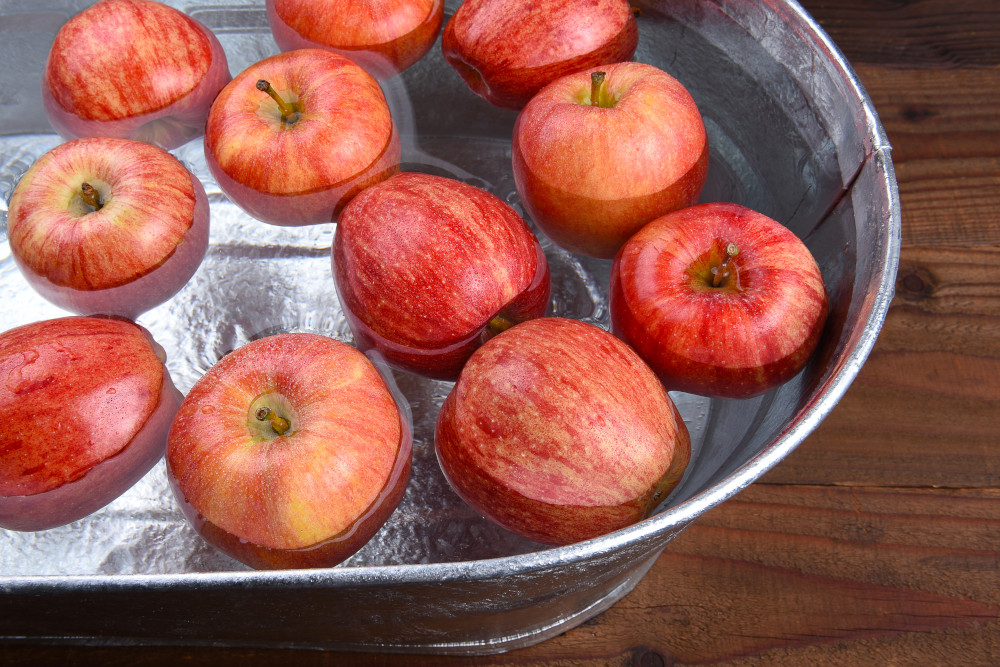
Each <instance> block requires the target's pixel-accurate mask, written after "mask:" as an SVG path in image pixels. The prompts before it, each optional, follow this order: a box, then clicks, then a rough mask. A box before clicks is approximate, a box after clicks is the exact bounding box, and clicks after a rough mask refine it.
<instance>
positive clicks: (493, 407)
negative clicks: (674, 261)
mask: <svg viewBox="0 0 1000 667" xmlns="http://www.w3.org/2000/svg"><path fill="white" fill-rule="evenodd" d="M434 443H435V448H436V452H437V456H438V461H439V462H440V464H441V469H442V470H443V472H444V474H445V476H446V478H447V479H448V482H449V483H450V484H451V486H452V487H453V488H454V489H455V491H456V492H457V493H458V495H459V496H461V497H462V498H463V499H465V501H466V502H468V503H469V504H470V505H471V506H472V507H473V508H475V509H476V510H477V511H478V512H480V513H481V514H483V515H484V516H486V517H487V518H489V519H491V520H492V521H494V522H496V523H497V524H499V525H500V526H503V527H504V528H507V529H508V530H511V531H513V532H515V533H517V534H519V535H522V536H524V537H527V538H530V539H532V540H536V541H538V542H543V543H547V544H557V545H562V544H571V543H573V542H578V541H581V540H586V539H590V538H593V537H597V536H600V535H603V534H605V533H609V532H611V531H614V530H618V529H620V528H624V527H626V526H629V525H631V524H633V523H635V522H636V521H639V520H641V519H643V518H645V517H646V516H648V515H649V514H650V512H651V511H652V510H653V509H654V508H655V507H656V505H657V504H658V503H659V502H660V501H661V500H662V499H664V498H665V497H666V496H667V494H669V493H670V491H671V490H672V489H673V488H674V487H675V486H676V485H677V484H678V482H679V481H680V479H681V476H682V475H683V473H684V470H685V468H686V467H687V463H688V460H689V459H690V455H691V442H690V438H689V435H688V431H687V427H686V426H685V425H684V422H683V420H682V419H681V417H680V414H679V413H678V412H677V409H676V408H675V406H674V404H673V402H672V401H671V400H670V397H669V396H668V395H667V392H666V390H665V389H664V388H663V385H662V384H660V381H659V380H658V379H657V378H656V375H654V374H653V372H652V371H651V370H650V369H649V367H648V366H647V365H646V364H645V363H644V362H643V361H642V359H640V358H639V356H638V355H636V354H635V352H633V351H632V349H631V348H629V347H628V346H627V345H625V344H624V343H622V342H621V341H620V340H618V339H617V338H615V337H614V336H612V335H611V334H610V333H608V332H607V331H605V330H604V329H601V328H599V327H597V326H595V325H593V324H588V323H585V322H581V321H578V320H569V319H563V318H556V317H543V318H539V319H534V320H530V321H527V322H524V323H522V324H518V325H516V326H514V327H512V328H511V329H508V330H507V331H505V332H504V333H501V334H499V335H498V336H496V337H495V338H493V339H492V340H490V341H489V342H487V343H486V344H485V345H483V346H482V347H481V348H479V349H478V350H477V351H476V352H475V353H474V354H473V355H472V357H471V358H470V359H469V361H468V362H467V363H466V365H465V368H464V369H462V374H461V376H460V377H459V379H458V382H456V383H455V386H454V387H453V388H452V391H451V393H450V394H449V395H448V397H447V398H446V399H445V401H444V404H443V405H442V406H441V410H440V412H439V414H438V420H437V428H436V432H435V439H434Z"/></svg>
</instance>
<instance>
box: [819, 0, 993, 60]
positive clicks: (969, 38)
mask: <svg viewBox="0 0 1000 667" xmlns="http://www.w3.org/2000/svg"><path fill="white" fill-rule="evenodd" d="M802 5H803V7H805V9H806V11H808V12H809V13H810V14H811V15H812V16H813V17H814V18H815V19H816V20H817V22H818V23H819V24H820V25H821V26H823V28H824V29H825V30H826V31H827V32H828V33H829V34H830V36H831V37H832V38H833V40H834V41H835V42H837V45H838V46H839V47H840V48H841V50H842V51H843V52H844V54H845V55H846V56H847V57H848V58H849V59H850V60H851V61H852V62H857V63H878V64H882V65H895V66H900V67H954V66H968V65H974V66H989V65H996V64H1000V9H998V6H997V3H995V2H989V1H987V2H983V1H982V0H803V1H802Z"/></svg>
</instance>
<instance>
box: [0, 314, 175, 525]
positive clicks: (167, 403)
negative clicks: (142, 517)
mask: <svg viewBox="0 0 1000 667" xmlns="http://www.w3.org/2000/svg"><path fill="white" fill-rule="evenodd" d="M164 358H165V355H164V352H163V348H162V347H160V346H159V345H158V344H157V343H156V342H154V341H153V339H152V337H151V336H150V334H149V332H148V331H146V330H145V329H144V328H143V327H141V326H139V325H137V324H134V323H133V322H129V321H126V320H121V319H113V318H99V317H64V318H57V319H51V320H45V321H42V322H35V323H32V324H27V325H24V326H20V327H17V328H15V329H11V330H9V331H7V332H5V333H3V334H0V377H2V378H3V379H4V380H3V382H2V383H0V412H2V413H3V415H4V418H3V420H2V421H0V527H2V528H7V529H10V530H21V531H36V530H47V529H49V528H55V527H57V526H62V525H64V524H67V523H71V522H73V521H76V520H78V519H82V518H83V517H85V516H87V515H89V514H91V513H92V512H95V511H97V510H99V509H100V508H102V507H104V506H105V505H107V504H108V503H110V502H111V501H112V500H114V499H115V498H117V497H118V496H120V495H121V494H122V493H124V492H125V491H126V490H128V489H129V488H130V487H131V486H132V485H133V484H135V483H136V482H137V481H138V480H139V479H140V478H141V477H142V476H143V475H145V474H146V473H147V472H148V471H149V470H150V468H152V467H153V465H154V464H155V463H156V462H157V461H159V460H160V457H162V456H163V451H164V447H165V443H166V438H167V430H168V429H169V427H170V422H171V420H172V419H173V417H174V414H175V413H176V411H177V407H178V406H179V405H180V402H181V395H180V392H178V391H177V389H175V388H174V385H173V383H172V382H171V379H170V374H169V373H168V371H167V369H166V367H165V366H164Z"/></svg>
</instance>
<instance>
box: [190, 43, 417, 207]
mask: <svg viewBox="0 0 1000 667" xmlns="http://www.w3.org/2000/svg"><path fill="white" fill-rule="evenodd" d="M259 80H265V81H267V82H269V83H270V84H271V85H272V86H273V88H274V89H275V90H276V91H277V93H278V94H279V96H281V97H282V99H284V100H285V101H286V102H288V103H294V104H296V105H300V106H301V109H300V112H301V116H300V117H299V118H298V120H296V121H295V122H293V123H285V122H283V121H282V115H281V111H280V109H279V107H278V106H277V104H276V103H275V102H274V101H273V100H272V99H270V98H269V97H268V94H267V93H265V92H261V91H260V90H258V89H257V87H256V84H257V81H259ZM400 154H401V147H400V140H399V134H398V131H397V129H396V125H395V123H394V122H393V119H392V116H391V114H390V112H389V107H388V104H387V103H386V100H385V96H384V95H383V94H382V89H381V88H380V87H379V85H378V82H377V81H376V80H375V79H374V78H372V77H371V75H369V74H368V73H367V72H365V71H364V70H363V69H362V68H361V67H359V66H358V65H356V64H355V63H354V62H353V61H351V60H349V59H348V58H345V57H343V56H341V55H338V54H336V53H333V52H331V51H326V50H323V49H299V50H296V51H289V52H287V53H280V54H278V55H275V56H271V57H270V58H265V59H264V60H261V61H259V62H257V63H255V64H253V65H251V66H250V67H248V68H247V69H246V70H244V71H243V72H241V73H240V74H238V75H237V76H236V77H235V78H234V79H233V80H232V82H231V83H229V84H228V85H227V86H226V87H225V88H223V90H222V92H221V93H219V96H218V97H217V98H216V100H215V102H214V103H213V104H212V109H211V111H210V112H209V115H208V124H207V127H206V130H205V159H206V161H207V163H208V167H209V170H210V171H211V172H212V175H213V176H214V177H215V179H216V181H217V182H218V184H219V187H221V188H222V190H223V192H225V193H226V195H227V196H228V197H229V198H230V199H231V200H232V201H233V202H235V203H236V204H237V205H238V206H240V207H241V208H242V209H243V210H244V211H246V212H247V213H249V214H250V215H251V216H253V217H255V218H257V219H259V220H262V221H264V222H268V223H271V224H275V225H293V226H294V225H309V224H317V223H323V222H336V220H337V217H338V216H339V214H340V211H341V210H342V209H343V207H344V206H345V205H346V204H347V202H348V201H350V200H351V198H352V197H353V196H354V195H356V194H357V193H358V192H360V191H361V190H363V189H364V188H365V187H367V186H369V185H372V184H374V183H377V182H379V181H382V180H384V179H386V178H388V177H389V176H391V175H392V174H395V173H397V172H398V171H399V160H400Z"/></svg>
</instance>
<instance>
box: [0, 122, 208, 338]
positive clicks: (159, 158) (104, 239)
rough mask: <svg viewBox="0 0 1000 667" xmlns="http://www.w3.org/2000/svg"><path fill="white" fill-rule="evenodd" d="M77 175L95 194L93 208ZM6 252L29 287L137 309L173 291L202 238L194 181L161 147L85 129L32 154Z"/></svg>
mask: <svg viewBox="0 0 1000 667" xmlns="http://www.w3.org/2000/svg"><path fill="white" fill-rule="evenodd" d="M83 183H89V184H91V185H92V186H93V187H94V188H95V189H96V190H97V191H98V193H99V194H100V197H101V201H102V202H103V204H104V205H103V207H102V208H101V209H100V210H96V211H95V210H93V209H92V208H91V207H88V206H87V205H86V204H85V203H84V201H83V199H82V197H81V194H80V187H81V185H82V184H83ZM7 233H8V236H9V239H10V247H11V253H12V255H13V257H14V261H15V263H16V264H17V266H18V267H19V268H20V269H21V272H22V274H23V275H24V277H25V279H26V280H27V281H28V284H30V285H31V286H32V287H33V288H34V289H35V290H36V291H38V292H39V293H40V294H41V295H42V296H44V297H45V298H46V299H48V300H49V301H51V302H52V303H54V304H56V305H57V306H59V307H61V308H65V309H66V310H70V311H72V312H75V313H78V314H81V315H93V314H105V315H119V316H122V317H126V318H129V319H134V318H135V317H137V316H138V315H140V314H141V313H143V312H145V311H147V310H150V309H151V308H154V307H156V306H158V305H160V304H161V303H163V302H165V301H167V300H168V299H170V298H171V297H172V296H173V295H174V294H176V293H177V292H178V291H179V290H180V289H181V288H182V287H184V285H186V284H187V282H188V281H189V280H190V278H191V276H193V275H194V273H195V271H197V269H198V267H199V266H200V265H201V261H202V259H203V258H204V256H205V252H206V249H207V248H208V235H209V204H208V198H207V197H206V195H205V189H204V188H203V187H202V184H201V181H199V180H198V179H197V178H196V177H195V176H193V175H192V174H191V173H190V172H189V171H188V170H187V169H186V168H185V167H184V165H183V164H181V162H180V161H179V160H177V158H175V157H174V156H173V155H171V154H170V153H167V152H166V151H164V150H163V149H161V148H158V147H156V146H152V145H150V144H146V143H143V142H140V141H133V140H130V139H116V138H110V137H85V138H82V139H75V140H73V141H69V142H67V143H64V144H60V145H58V146H56V147H55V148H53V149H52V150H50V151H48V152H47V153H45V154H44V155H42V156H41V157H40V158H39V159H38V160H36V161H35V163H34V164H32V165H31V167H29V168H28V170H27V171H26V172H25V174H24V176H23V177H22V178H21V179H20V181H19V182H18V184H17V187H16V188H15V189H14V192H13V194H12V196H11V200H10V210H9V212H8V215H7Z"/></svg>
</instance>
